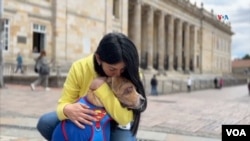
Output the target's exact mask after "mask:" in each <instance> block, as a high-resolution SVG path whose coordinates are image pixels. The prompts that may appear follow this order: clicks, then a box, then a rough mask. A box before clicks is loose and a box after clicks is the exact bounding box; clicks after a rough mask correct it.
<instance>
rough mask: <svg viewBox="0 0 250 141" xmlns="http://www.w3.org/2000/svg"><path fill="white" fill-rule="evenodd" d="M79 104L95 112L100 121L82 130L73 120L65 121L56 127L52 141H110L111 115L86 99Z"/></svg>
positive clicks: (82, 99)
mask: <svg viewBox="0 0 250 141" xmlns="http://www.w3.org/2000/svg"><path fill="white" fill-rule="evenodd" d="M78 102H79V103H82V104H85V105H87V106H89V108H90V109H92V110H94V111H95V112H96V113H97V116H96V119H98V121H96V122H93V125H84V126H85V128H84V129H81V128H79V127H78V126H76V125H75V124H74V123H73V122H72V121H71V120H69V119H66V120H63V121H61V122H60V123H59V124H58V125H57V126H56V128H55V130H54V132H53V136H52V141H109V140H110V120H111V117H110V115H109V114H108V113H107V112H106V110H105V109H104V108H102V107H97V106H95V105H93V104H91V103H89V102H88V100H87V98H86V97H83V98H80V99H79V100H78Z"/></svg>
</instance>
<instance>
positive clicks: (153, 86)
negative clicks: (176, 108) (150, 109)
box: [150, 74, 158, 95]
mask: <svg viewBox="0 0 250 141" xmlns="http://www.w3.org/2000/svg"><path fill="white" fill-rule="evenodd" d="M150 84H151V95H158V91H157V85H158V81H157V79H156V75H155V74H154V75H153V77H152V78H151V81H150Z"/></svg>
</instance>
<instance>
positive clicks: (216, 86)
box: [214, 77, 218, 89]
mask: <svg viewBox="0 0 250 141" xmlns="http://www.w3.org/2000/svg"><path fill="white" fill-rule="evenodd" d="M214 88H215V89H216V88H218V79H217V77H215V78H214Z"/></svg>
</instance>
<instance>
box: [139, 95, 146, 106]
mask: <svg viewBox="0 0 250 141" xmlns="http://www.w3.org/2000/svg"><path fill="white" fill-rule="evenodd" d="M139 102H140V104H139V105H140V106H139V107H142V105H144V103H145V98H144V97H142V96H140V99H139Z"/></svg>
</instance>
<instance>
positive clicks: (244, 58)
mask: <svg viewBox="0 0 250 141" xmlns="http://www.w3.org/2000/svg"><path fill="white" fill-rule="evenodd" d="M247 59H250V55H249V54H246V55H245V56H244V57H242V60H247Z"/></svg>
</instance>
